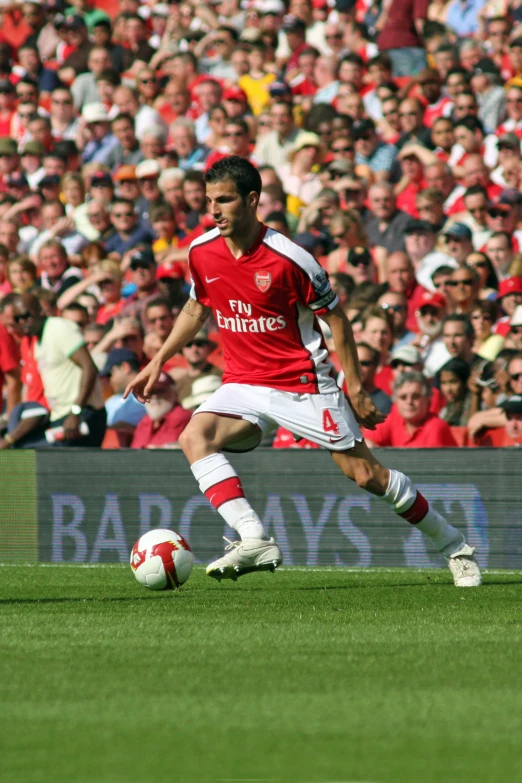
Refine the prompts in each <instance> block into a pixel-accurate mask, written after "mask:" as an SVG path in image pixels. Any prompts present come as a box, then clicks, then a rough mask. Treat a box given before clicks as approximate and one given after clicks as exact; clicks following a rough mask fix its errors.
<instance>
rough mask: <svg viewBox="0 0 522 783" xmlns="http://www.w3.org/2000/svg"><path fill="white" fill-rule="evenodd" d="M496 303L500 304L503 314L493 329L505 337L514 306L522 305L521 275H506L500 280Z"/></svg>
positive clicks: (513, 312)
mask: <svg viewBox="0 0 522 783" xmlns="http://www.w3.org/2000/svg"><path fill="white" fill-rule="evenodd" d="M497 303H498V304H499V305H500V306H501V308H502V312H503V313H504V315H503V316H502V318H500V319H499V320H498V321H497V323H496V325H495V327H494V331H495V333H496V334H500V335H502V337H505V336H506V335H507V333H508V332H509V329H510V320H511V318H512V317H513V315H514V314H515V310H516V308H517V307H518V305H522V277H508V278H507V279H506V280H501V282H500V283H499V287H498V297H497Z"/></svg>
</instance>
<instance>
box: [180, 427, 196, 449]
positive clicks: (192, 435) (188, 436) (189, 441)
mask: <svg viewBox="0 0 522 783" xmlns="http://www.w3.org/2000/svg"><path fill="white" fill-rule="evenodd" d="M197 442H198V433H197V432H196V428H195V427H194V426H192V422H189V423H188V424H187V426H186V427H185V429H184V430H183V432H182V433H181V435H180V436H179V438H178V443H179V446H180V448H181V449H182V450H183V451H184V452H185V454H186V455H187V456H188V455H189V454H190V453H191V451H193V449H194V447H195V446H196V444H197Z"/></svg>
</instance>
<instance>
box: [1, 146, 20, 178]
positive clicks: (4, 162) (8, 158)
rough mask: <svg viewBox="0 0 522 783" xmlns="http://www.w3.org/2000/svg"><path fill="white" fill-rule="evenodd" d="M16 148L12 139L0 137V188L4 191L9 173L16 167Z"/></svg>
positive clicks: (17, 162)
mask: <svg viewBox="0 0 522 783" xmlns="http://www.w3.org/2000/svg"><path fill="white" fill-rule="evenodd" d="M18 166H19V157H18V148H17V145H16V141H15V140H14V139H8V138H0V190H2V191H4V190H5V186H6V183H7V179H8V177H9V175H10V174H12V173H13V172H14V171H16V170H17V169H18Z"/></svg>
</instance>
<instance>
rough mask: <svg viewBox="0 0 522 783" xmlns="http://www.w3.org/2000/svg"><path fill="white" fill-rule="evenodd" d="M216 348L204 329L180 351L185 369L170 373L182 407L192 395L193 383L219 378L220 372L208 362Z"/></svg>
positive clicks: (177, 369)
mask: <svg viewBox="0 0 522 783" xmlns="http://www.w3.org/2000/svg"><path fill="white" fill-rule="evenodd" d="M216 348H217V343H215V342H214V340H211V339H210V338H209V336H208V331H207V330H206V329H200V330H199V332H198V333H197V334H196V335H195V337H194V338H193V339H192V340H191V341H190V342H189V343H187V344H186V345H185V347H184V348H183V350H182V354H183V358H184V359H185V361H186V363H187V366H186V369H181V368H174V369H173V370H172V372H171V375H172V377H174V378H175V380H176V388H177V390H178V397H179V400H180V402H181V404H182V405H183V402H184V400H185V399H186V398H188V397H191V396H192V394H193V384H194V381H196V380H198V379H199V378H204V377H206V376H208V375H217V376H218V377H220V378H221V376H222V375H223V372H222V370H220V369H219V367H216V365H214V364H212V363H211V362H210V361H209V356H210V354H211V353H212V352H213V351H214V350H215V349H216Z"/></svg>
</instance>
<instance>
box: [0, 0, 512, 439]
mask: <svg viewBox="0 0 522 783" xmlns="http://www.w3.org/2000/svg"><path fill="white" fill-rule="evenodd" d="M0 18H1V24H0V403H1V406H0V413H1V414H2V418H1V419H0V448H24V447H25V448H40V447H45V448H49V447H52V446H54V445H57V444H58V445H60V446H67V445H69V446H70V445H72V446H82V445H83V446H101V445H103V446H105V447H119V446H122V447H132V448H173V447H176V445H177V439H178V436H179V433H180V432H181V431H182V429H183V427H184V426H185V424H186V423H187V421H188V419H189V418H190V415H191V412H192V411H193V410H195V409H196V408H197V407H198V405H200V404H201V403H202V402H203V401H204V400H206V399H207V398H208V396H209V395H210V394H212V393H213V391H215V390H216V389H217V388H218V386H219V385H220V383H221V375H222V370H223V356H222V352H221V343H220V336H219V332H218V331H217V329H216V326H215V324H214V323H213V322H212V320H210V321H209V322H208V324H207V327H206V328H205V329H202V330H201V332H200V333H199V334H198V335H196V337H195V338H194V340H193V341H192V342H191V343H189V344H188V345H187V346H186V347H185V348H184V349H183V351H182V353H181V354H180V355H177V356H175V357H173V359H172V360H171V361H169V362H168V363H167V365H166V366H165V368H164V373H163V374H162V376H161V378H160V379H159V381H158V383H157V384H156V386H155V387H154V389H153V393H152V399H151V402H150V403H148V404H147V405H146V406H142V405H141V404H140V403H138V402H137V401H136V400H135V399H134V398H132V397H131V398H129V399H127V400H123V390H124V389H125V387H126V385H127V383H128V382H129V380H130V379H132V377H134V375H135V374H136V373H137V372H139V370H140V368H141V367H143V366H144V365H145V364H146V362H147V361H148V360H149V359H150V358H151V357H152V356H154V354H155V353H156V352H157V351H158V350H159V348H160V346H161V345H162V344H163V342H164V341H165V339H166V337H167V335H168V334H169V332H170V330H171V329H172V326H173V324H174V323H175V319H176V316H177V314H178V313H179V311H180V309H181V307H182V306H183V304H184V302H185V301H186V299H187V297H188V292H189V285H190V279H189V273H188V263H187V258H188V248H189V245H190V243H191V241H192V240H193V239H194V238H196V237H198V236H200V235H202V234H203V233H204V232H206V231H208V230H210V229H212V228H213V225H214V224H213V221H212V219H211V217H210V215H208V214H207V213H206V203H205V185H204V173H205V171H206V170H207V169H208V168H209V167H210V166H212V164H213V163H214V162H215V161H217V160H219V159H221V158H222V157H224V156H226V155H229V154H233V155H240V156H243V157H247V158H248V159H249V160H250V161H252V163H253V164H254V165H256V166H257V167H258V169H259V171H260V174H261V179H262V183H263V189H262V192H261V197H260V201H259V209H258V216H259V218H260V220H262V221H263V222H265V223H266V224H267V225H268V226H270V227H271V228H273V229H275V230H277V231H280V232H282V233H283V234H285V235H286V236H288V237H291V238H292V239H294V241H295V242H297V243H298V244H299V245H301V246H302V247H304V248H306V249H307V250H308V251H309V252H310V253H312V254H313V255H314V256H315V257H316V258H317V259H318V261H319V262H320V263H321V264H322V265H323V266H324V268H325V269H326V270H327V271H328V273H329V275H330V279H331V281H332V283H333V285H334V287H335V289H336V291H337V293H338V296H339V299H340V302H341V304H342V306H343V308H344V310H345V312H346V314H347V316H348V318H349V320H350V321H351V324H352V327H353V331H354V335H355V339H356V342H357V347H358V354H359V360H360V364H361V370H362V375H363V382H364V386H365V388H366V390H367V391H368V393H369V394H370V395H371V396H372V398H373V399H374V401H375V403H376V405H377V407H378V408H379V409H381V410H382V411H384V412H386V413H388V414H389V415H388V418H387V420H386V422H385V423H384V424H382V425H380V426H379V427H378V429H377V430H376V431H373V432H368V433H365V434H366V436H367V438H368V441H369V442H370V444H373V445H375V446H405V447H444V446H456V445H458V446H464V445H467V446H471V445H494V446H502V445H518V443H519V442H522V148H521V141H522V4H521V3H520V0H473V2H468V0H449V2H445V1H444V0H440V1H439V0H437V2H432V3H428V0H382V1H381V0H217V2H216V1H215V0H213V1H211V2H210V3H203V2H201V0H183V2H179V3H178V2H176V3H165V2H161V1H160V2H155V1H154V0H103V2H102V0H31V1H30V2H22V3H18V2H13V3H10V2H9V0H8V1H7V2H4V3H2V5H1V6H0ZM321 328H322V329H323V332H324V339H325V340H326V343H327V345H328V346H329V348H330V350H331V360H332V364H333V366H334V367H335V369H336V371H337V372H338V373H339V384H340V385H341V386H342V384H343V377H342V373H341V372H340V369H341V368H340V366H339V362H338V360H337V357H336V355H335V351H334V347H333V344H332V343H331V336H330V335H329V334H328V329H327V326H326V324H321ZM266 445H271V446H273V447H276V448H286V447H297V448H299V447H301V448H303V447H304V448H306V447H313V444H310V443H307V442H306V441H296V440H295V439H294V438H293V436H292V434H291V433H288V432H285V431H283V430H279V431H278V432H277V433H276V434H275V439H274V440H273V441H271V442H267V444H266Z"/></svg>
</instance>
